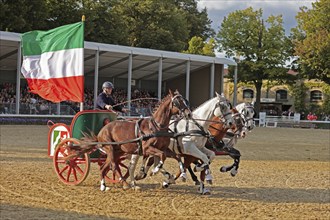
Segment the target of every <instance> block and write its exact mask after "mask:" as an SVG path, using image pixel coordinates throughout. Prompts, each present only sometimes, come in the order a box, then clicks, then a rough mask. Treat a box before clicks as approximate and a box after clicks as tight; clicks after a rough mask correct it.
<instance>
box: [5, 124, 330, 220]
mask: <svg viewBox="0 0 330 220" xmlns="http://www.w3.org/2000/svg"><path fill="white" fill-rule="evenodd" d="M47 137H48V127H47V126H37V125H33V126H32V125H31V126H27V125H26V126H18V125H17V126H16V125H15V126H13V125H0V219H1V220H2V219H15V220H16V219H24V220H27V219H46V220H49V219H70V220H71V219H157V220H161V219H207V220H212V219H299V220H300V219H329V217H330V131H329V130H318V129H298V128H295V129H293V128H255V129H254V130H253V132H252V133H249V134H248V137H247V138H245V139H242V140H239V143H238V145H237V148H238V149H239V150H240V151H241V154H242V157H241V166H240V169H239V173H238V174H237V176H236V177H231V176H230V174H229V173H220V172H219V168H220V166H222V165H228V164H231V163H232V160H231V159H229V158H228V157H226V156H221V157H217V158H216V160H215V161H214V162H213V163H212V164H211V169H212V171H213V177H214V184H213V185H212V186H208V187H209V188H210V189H211V191H212V194H211V195H210V196H201V195H199V194H198V192H197V187H196V186H194V185H193V182H192V181H191V179H188V181H187V182H186V183H182V182H180V181H178V182H177V184H176V185H172V186H171V187H170V188H169V189H161V188H160V182H161V179H162V177H161V175H160V174H158V175H156V176H154V177H148V178H147V179H145V180H142V181H140V182H139V184H140V186H141V187H142V190H141V191H137V192H136V191H133V190H128V191H123V190H122V189H119V188H112V189H111V190H110V191H107V192H101V191H100V190H99V171H98V166H97V165H96V164H92V169H91V171H90V174H89V176H88V178H87V179H86V180H85V181H84V182H83V183H82V185H80V186H67V185H64V184H62V183H61V182H60V181H59V180H58V179H57V176H56V174H55V172H54V169H53V164H52V160H51V159H50V158H48V156H47V145H48V144H47ZM165 168H167V169H168V170H169V171H171V172H174V171H176V169H177V165H176V163H175V162H174V160H172V159H168V160H167V161H166V162H165Z"/></svg>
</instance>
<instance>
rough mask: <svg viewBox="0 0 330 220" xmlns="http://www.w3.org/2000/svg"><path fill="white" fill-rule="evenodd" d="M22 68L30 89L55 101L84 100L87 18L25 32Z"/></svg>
mask: <svg viewBox="0 0 330 220" xmlns="http://www.w3.org/2000/svg"><path fill="white" fill-rule="evenodd" d="M21 38H22V54H23V64H22V68H21V72H22V74H23V76H24V77H25V78H26V80H27V82H28V85H29V88H30V92H32V93H35V94H38V95H39V96H40V97H42V98H44V99H46V100H49V101H52V102H61V101H74V102H83V101H84V73H83V72H84V63H83V61H84V22H78V23H74V24H69V25H64V26H61V27H58V28H55V29H52V30H49V31H31V32H27V33H24V34H22V37H21Z"/></svg>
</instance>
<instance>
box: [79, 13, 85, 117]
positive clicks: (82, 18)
mask: <svg viewBox="0 0 330 220" xmlns="http://www.w3.org/2000/svg"><path fill="white" fill-rule="evenodd" d="M81 21H82V22H85V15H83V16H81ZM83 25H84V24H83ZM84 32H85V30H84ZM84 51H85V44H84V48H83V56H82V57H83V64H82V65H83V66H82V70H83V73H84V71H85V68H84V54H85V53H84ZM84 75H85V73H84ZM84 78H85V77H84ZM84 80H85V79H84ZM84 84H85V83H84ZM84 87H85V86H84ZM84 89H85V88H84ZM83 110H84V100H83V101H82V102H80V111H83Z"/></svg>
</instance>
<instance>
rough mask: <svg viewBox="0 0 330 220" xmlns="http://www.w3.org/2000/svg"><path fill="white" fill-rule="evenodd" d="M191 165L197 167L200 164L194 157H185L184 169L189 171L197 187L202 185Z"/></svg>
mask: <svg viewBox="0 0 330 220" xmlns="http://www.w3.org/2000/svg"><path fill="white" fill-rule="evenodd" d="M191 163H194V164H195V166H197V164H199V162H198V160H196V158H194V157H192V156H185V157H184V167H185V168H187V169H188V171H189V174H190V176H191V178H192V180H193V181H194V182H195V185H199V184H200V183H199V180H198V178H197V176H196V175H195V173H194V171H193V170H192V168H191V166H190V164H191ZM199 165H200V164H199Z"/></svg>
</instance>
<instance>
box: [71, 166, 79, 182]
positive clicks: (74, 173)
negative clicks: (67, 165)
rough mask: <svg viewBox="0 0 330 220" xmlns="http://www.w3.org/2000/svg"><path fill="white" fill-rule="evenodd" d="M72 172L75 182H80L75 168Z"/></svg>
mask: <svg viewBox="0 0 330 220" xmlns="http://www.w3.org/2000/svg"><path fill="white" fill-rule="evenodd" d="M72 171H73V177H74V180H75V181H78V178H77V172H76V169H75V168H73V169H72Z"/></svg>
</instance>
